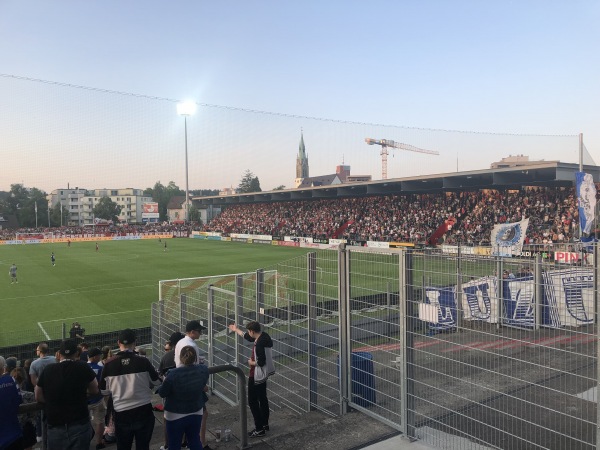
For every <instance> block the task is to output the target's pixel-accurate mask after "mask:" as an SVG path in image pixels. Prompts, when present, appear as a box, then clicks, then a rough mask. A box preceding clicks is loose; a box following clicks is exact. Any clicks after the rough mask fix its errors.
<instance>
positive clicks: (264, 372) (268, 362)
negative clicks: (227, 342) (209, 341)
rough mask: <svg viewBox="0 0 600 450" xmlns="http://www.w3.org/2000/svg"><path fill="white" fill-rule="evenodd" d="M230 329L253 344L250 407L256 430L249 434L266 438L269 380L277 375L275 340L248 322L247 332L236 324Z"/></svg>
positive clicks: (250, 364) (258, 324) (249, 390)
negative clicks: (274, 355) (273, 375)
mask: <svg viewBox="0 0 600 450" xmlns="http://www.w3.org/2000/svg"><path fill="white" fill-rule="evenodd" d="M229 329H230V330H231V331H234V332H235V333H237V334H238V335H240V336H243V338H244V339H246V340H247V341H250V342H253V343H254V346H253V348H252V356H251V357H250V358H249V359H248V365H249V366H250V373H249V375H248V406H250V411H251V412H252V417H254V430H252V431H250V432H249V433H248V436H250V437H260V436H264V435H265V434H266V433H265V432H266V431H269V400H268V399H267V378H268V377H269V375H272V374H273V373H275V367H274V365H273V356H272V349H273V340H272V339H271V336H269V335H268V334H267V333H265V332H264V331H261V328H260V323H258V322H255V321H253V322H248V324H247V325H246V330H247V331H246V332H245V333H244V332H243V331H242V330H240V329H239V328H238V327H237V326H236V325H235V324H234V323H233V324H231V325H229Z"/></svg>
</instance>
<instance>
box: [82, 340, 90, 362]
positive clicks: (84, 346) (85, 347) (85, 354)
mask: <svg viewBox="0 0 600 450" xmlns="http://www.w3.org/2000/svg"><path fill="white" fill-rule="evenodd" d="M89 349H90V345H89V344H88V343H87V342H82V343H81V344H79V359H80V360H82V361H83V362H88V352H89Z"/></svg>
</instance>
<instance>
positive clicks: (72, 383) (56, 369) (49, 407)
mask: <svg viewBox="0 0 600 450" xmlns="http://www.w3.org/2000/svg"><path fill="white" fill-rule="evenodd" d="M59 353H60V362H59V363H54V364H49V365H48V366H46V367H45V368H44V371H43V372H42V374H41V375H40V378H39V379H38V382H37V386H36V387H35V399H36V400H37V401H38V402H40V403H45V412H46V417H47V419H48V445H47V447H46V448H47V449H48V450H61V449H63V448H67V447H68V448H72V449H88V448H89V446H90V440H91V438H92V427H91V425H90V414H89V412H88V406H87V405H88V403H87V394H88V393H89V394H92V395H97V394H98V381H97V380H96V374H95V373H94V371H93V370H92V369H90V368H89V366H88V365H87V364H86V363H84V362H83V361H80V360H79V350H78V349H77V341H76V340H75V339H67V340H65V341H63V342H62V344H61V346H60V350H59Z"/></svg>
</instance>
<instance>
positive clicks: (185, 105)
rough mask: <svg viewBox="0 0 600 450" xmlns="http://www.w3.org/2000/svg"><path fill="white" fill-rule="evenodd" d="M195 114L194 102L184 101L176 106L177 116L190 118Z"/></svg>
mask: <svg viewBox="0 0 600 450" xmlns="http://www.w3.org/2000/svg"><path fill="white" fill-rule="evenodd" d="M195 112H196V102H193V101H191V100H190V101H185V102H181V103H178V104H177V114H179V115H180V116H191V115H192V114H194V113H195Z"/></svg>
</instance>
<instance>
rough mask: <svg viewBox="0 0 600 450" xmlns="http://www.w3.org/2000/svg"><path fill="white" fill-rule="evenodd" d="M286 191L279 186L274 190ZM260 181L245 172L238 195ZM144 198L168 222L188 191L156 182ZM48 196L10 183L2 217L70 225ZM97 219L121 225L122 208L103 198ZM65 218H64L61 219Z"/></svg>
mask: <svg viewBox="0 0 600 450" xmlns="http://www.w3.org/2000/svg"><path fill="white" fill-rule="evenodd" d="M280 189H285V187H284V186H278V187H277V188H274V190H280ZM261 191H262V190H261V188H260V180H259V179H258V177H257V176H255V175H254V174H253V173H252V172H251V171H250V170H246V172H245V173H244V174H243V176H242V179H241V180H240V183H239V185H238V187H237V189H236V192H237V193H240V194H243V193H248V192H261ZM144 195H145V196H148V197H152V200H153V201H155V202H157V203H158V209H159V214H160V217H159V220H160V221H166V220H167V205H168V204H169V202H170V201H171V199H172V198H173V197H176V196H185V190H183V189H181V188H180V187H179V186H177V185H176V184H175V182H173V181H169V183H168V184H167V185H164V184H162V183H161V182H160V181H157V182H156V183H155V184H154V186H153V187H148V188H146V189H144ZM212 195H219V189H195V190H190V197H207V196H212ZM47 196H48V194H47V193H46V192H45V191H44V190H42V189H38V188H35V187H31V188H28V187H26V186H24V185H23V184H11V185H10V190H9V191H8V192H5V191H0V214H2V215H3V216H13V215H14V216H15V217H16V218H17V222H18V225H19V227H28V228H33V227H35V226H36V223H37V225H38V226H39V227H47V226H50V227H58V226H61V224H62V225H67V224H68V222H69V209H68V208H66V207H64V206H63V207H62V208H61V205H60V203H57V204H56V205H54V206H53V207H52V206H49V204H48V200H47ZM92 212H93V214H94V217H95V218H98V219H106V220H112V221H113V222H115V223H117V222H118V217H119V214H120V213H121V207H120V206H119V205H118V204H117V203H115V202H113V201H112V200H111V199H110V198H109V197H103V198H101V199H100V200H99V201H98V202H97V203H96V204H95V205H94V208H93V210H92ZM61 216H62V217H61ZM190 220H192V221H196V222H198V221H199V220H200V212H199V211H198V209H197V208H196V207H194V206H192V207H190Z"/></svg>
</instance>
